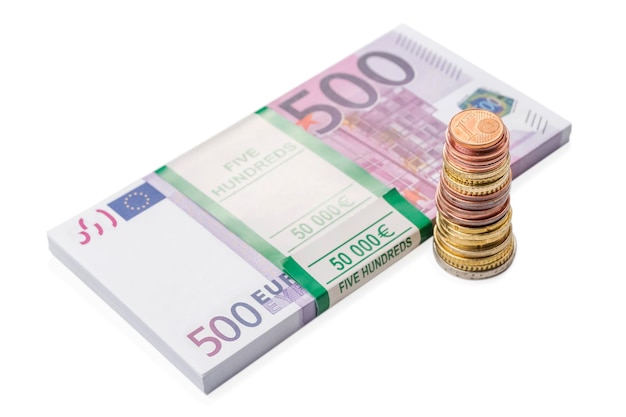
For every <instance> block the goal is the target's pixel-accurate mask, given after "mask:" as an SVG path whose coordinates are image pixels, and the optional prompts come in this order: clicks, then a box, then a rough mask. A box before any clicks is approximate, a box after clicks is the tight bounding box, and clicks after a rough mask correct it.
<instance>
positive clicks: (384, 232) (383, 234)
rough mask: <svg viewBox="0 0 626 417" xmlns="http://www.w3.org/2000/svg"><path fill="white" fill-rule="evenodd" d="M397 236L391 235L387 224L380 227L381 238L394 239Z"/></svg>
mask: <svg viewBox="0 0 626 417" xmlns="http://www.w3.org/2000/svg"><path fill="white" fill-rule="evenodd" d="M395 234H396V232H391V234H390V233H389V229H388V228H387V226H386V225H385V223H383V224H381V225H380V227H378V236H380V237H392V236H393V235H395Z"/></svg>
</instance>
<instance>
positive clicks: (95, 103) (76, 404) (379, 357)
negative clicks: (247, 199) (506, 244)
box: [0, 0, 626, 417]
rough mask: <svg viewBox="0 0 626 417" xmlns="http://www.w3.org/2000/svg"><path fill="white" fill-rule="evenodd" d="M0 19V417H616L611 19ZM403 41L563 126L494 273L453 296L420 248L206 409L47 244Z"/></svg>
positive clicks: (616, 79)
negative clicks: (260, 113) (427, 48)
mask: <svg viewBox="0 0 626 417" xmlns="http://www.w3.org/2000/svg"><path fill="white" fill-rule="evenodd" d="M0 1H1V2H0V157H1V159H2V163H1V164H0V170H1V173H2V204H1V209H0V210H1V212H0V214H1V215H0V226H1V227H0V239H1V240H0V242H1V244H2V247H1V248H0V249H1V252H0V253H1V255H0V256H1V257H2V258H1V262H0V279H1V280H0V338H1V339H0V415H6V416H15V415H51V414H56V415H71V416H74V415H90V416H111V415H119V416H125V415H134V416H136V415H141V416H143V415H176V416H190V415H212V416H217V415H254V416H263V415H279V414H280V415H307V416H308V415H316V416H319V415H339V414H342V413H350V415H358V414H360V413H367V415H375V414H381V413H385V414H386V415H424V416H461V415H462V416H482V417H485V416H530V415H532V416H557V415H558V416H561V415H568V416H571V415H585V416H590V415H593V416H623V415H625V414H626V395H625V394H626V358H625V353H626V320H625V319H626V297H625V296H626V283H625V279H626V273H625V272H624V261H625V259H626V258H625V256H624V249H625V245H624V237H625V236H626V229H625V227H624V209H623V207H624V206H623V205H622V201H623V197H622V196H621V194H622V193H623V184H624V177H623V176H624V172H625V171H624V169H625V168H624V162H623V161H624V158H623V156H624V152H625V150H626V149H625V146H624V141H625V140H626V138H625V137H624V133H623V123H624V117H623V114H624V112H623V111H622V107H623V103H624V100H625V94H624V93H625V92H626V91H624V90H625V88H624V79H625V78H624V71H625V69H626V68H625V67H624V64H623V62H624V61H623V57H622V55H623V50H624V48H623V41H624V39H626V36H625V35H626V33H625V30H624V23H623V20H622V19H621V13H620V12H618V10H617V9H614V10H612V9H611V6H609V2H608V1H595V2H592V3H581V2H570V3H567V4H568V5H567V6H560V5H559V6H556V5H554V4H560V2H547V1H524V2H515V3H513V2H503V1H488V0H486V1H482V2H449V1H431V2H416V1H407V2H401V1H394V0H386V1H379V2H364V1H358V2H349V1H337V0H334V1H325V0H320V1H314V2H297V1H288V2H287V1H286V2H282V3H281V2H276V1H250V2H239V1H230V2H208V1H196V2H190V1H176V2H173V1H172V2H164V1H107V2H85V1H75V2H71V1H62V0H60V1H50V2H44V1H41V2H33V1H4V0H0ZM368 4H369V5H368ZM563 4H566V3H563ZM579 5H580V6H579ZM582 5H584V7H583V6H582ZM402 23H404V24H407V25H408V26H411V27H412V28H414V29H416V30H417V31H419V32H421V33H423V34H424V35H426V36H428V37H430V38H431V39H433V40H435V41H437V42H438V43H440V44H441V45H443V46H445V47H446V48H448V49H450V50H452V51H454V52H456V53H457V54H459V55H461V56H462V57H464V58H466V59H467V60H469V61H470V62H472V63H474V64H476V65H477V66H479V67H481V68H483V69H485V70H487V71H488V72H490V73H491V74H493V75H495V76H496V77H498V78H500V79H501V80H503V81H505V82H507V83H508V84H510V85H512V86H513V87H515V88H517V89H519V90H520V91H522V92H524V93H526V94H527V95H529V96H531V97H533V98H535V99H536V100H537V101H539V102H541V103H542V104H544V105H546V106H547V107H548V108H550V109H551V110H553V111H555V112H557V113H558V114H560V115H561V116H563V117H565V118H566V119H568V120H570V121H571V122H572V126H573V130H572V134H571V139H570V143H569V144H567V145H566V146H565V147H563V148H561V149H560V150H558V151H556V152H555V153H553V154H552V155H550V156H549V157H548V158H546V159H544V160H543V161H542V162H540V163H539V164H538V165H536V166H535V167H533V168H532V169H531V170H529V171H528V172H526V173H525V174H523V175H522V176H521V177H519V178H518V179H516V180H515V181H514V183H513V189H512V191H511V204H512V206H513V210H514V217H513V227H514V230H515V234H516V237H517V241H518V245H519V248H518V252H517V256H516V258H515V262H514V263H513V266H512V267H511V268H510V269H509V270H508V271H507V272H506V273H504V274H502V275H500V276H498V277H496V278H493V279H490V280H486V281H481V282H470V281H465V280H461V279H458V278H455V277H453V276H451V275H448V274H447V273H446V272H444V271H443V270H442V269H441V268H440V267H439V266H438V265H437V264H436V262H435V259H434V257H433V254H432V240H429V241H427V242H426V243H425V244H423V245H422V246H420V247H419V248H418V249H416V250H415V251H413V252H412V253H411V254H410V255H409V256H408V257H407V258H405V259H404V260H403V261H402V262H401V263H399V264H397V265H394V266H393V267H392V268H391V269H390V270H388V271H387V272H386V273H384V274H383V275H381V276H379V277H377V278H376V279H374V280H373V281H372V282H370V283H368V284H367V285H365V286H364V287H363V288H361V289H359V291H357V292H356V293H354V294H352V295H351V296H350V297H349V298H348V299H346V300H344V301H342V302H341V303H339V304H338V305H337V306H335V307H333V308H332V309H331V310H329V311H328V312H327V313H325V314H323V315H322V316H320V317H319V318H317V319H316V320H314V321H313V322H312V323H310V324H309V325H307V326H306V327H305V328H303V329H302V330H300V331H299V332H298V333H296V334H295V335H294V336H292V337H290V338H289V339H288V340H287V341H285V342H284V343H282V344H281V345H280V346H278V347H277V348H275V349H273V350H272V351H271V352H270V353H268V354H267V355H265V356H264V357H262V358H261V359H259V360H258V361H256V362H255V363H254V364H252V365H251V366H249V367H248V368H246V369H245V370H244V371H242V372H241V373H240V374H238V375H236V376H235V377H234V378H232V379H231V380H230V381H228V382H227V383H226V384H224V385H222V386H221V387H220V388H218V389H217V390H216V391H214V392H213V393H211V394H210V395H208V396H205V395H204V394H202V393H201V392H200V391H199V390H197V388H196V387H195V386H193V385H192V384H191V383H190V382H188V381H187V380H186V379H185V377H184V376H183V375H182V374H180V373H179V372H178V371H177V370H176V369H175V368H174V367H173V366H172V365H170V363H169V362H168V361H167V360H166V359H165V358H164V357H162V356H161V355H160V354H159V353H157V352H156V351H155V350H154V349H153V348H152V347H151V346H150V345H149V344H148V343H147V342H146V341H144V340H143V339H142V338H141V337H140V336H139V335H138V334H137V333H136V332H135V331H134V330H133V329H132V328H131V327H130V326H129V325H128V324H126V322H124V321H123V320H122V319H121V318H120V317H119V316H117V315H116V314H115V313H114V312H113V311H112V310H111V309H110V308H109V307H108V306H106V305H105V304H104V303H103V302H102V301H101V300H100V299H99V298H98V297H97V296H96V295H95V294H94V293H92V292H91V291H90V290H89V289H88V288H87V287H86V286H85V285H83V284H82V282H81V281H80V280H79V279H78V278H76V277H75V276H74V275H72V274H71V273H70V272H69V271H68V270H67V269H66V268H65V267H63V266H62V265H61V264H60V262H58V261H57V260H56V259H55V258H53V256H52V255H51V254H50V253H49V251H48V249H47V241H46V231H47V230H48V229H50V228H52V227H54V226H56V225H57V224H59V223H61V222H63V221H65V220H66V219H67V218H69V217H70V216H73V215H74V214H77V213H79V212H80V211H82V210H83V209H86V208H88V207H90V206H91V205H92V204H94V203H96V202H98V201H100V200H101V199H102V198H104V197H106V196H108V195H110V194H111V193H113V192H116V191H118V190H119V189H121V188H122V187H124V186H126V185H127V184H128V183H130V182H131V181H133V180H135V179H138V178H140V177H141V176H143V175H145V174H146V173H148V172H151V171H152V170H154V169H156V168H158V167H160V166H161V165H162V164H164V163H165V162H167V161H169V160H171V159H172V158H174V157H176V156H178V155H180V154H181V153H183V152H184V151H186V150H188V149H190V148H191V147H192V146H195V145H196V144H198V143H200V142H202V141H203V140H205V139H206V138H208V137H210V136H212V135H214V134H216V133H218V132H219V131H221V130H222V129H224V128H226V127H228V126H230V125H231V124H233V123H234V122H236V121H238V120H240V119H241V118H242V117H244V116H246V115H248V114H250V113H252V112H254V111H255V110H257V109H258V108H259V107H261V106H263V105H265V104H267V103H269V102H270V101H271V100H273V99H274V98H276V97H278V96H279V95H282V94H284V93H285V92H287V91H288V90H289V89H291V88H293V87H295V86H297V85H299V84H300V83H302V82H303V81H305V80H307V79H308V78H309V77H311V76H313V75H315V74H317V73H318V72H320V71H322V70H324V69H326V68H327V67H329V66H330V65H332V64H334V63H335V62H337V61H339V60H340V59H343V58H344V57H345V56H346V55H348V54H350V53H352V52H354V51H356V50H357V49H359V48H360V47H362V46H364V45H365V44H367V43H369V42H371V41H372V40H374V39H375V38H377V37H378V36H380V35H382V34H384V33H386V32H387V31H389V30H391V29H393V28H395V27H396V26H397V25H399V24H402Z"/></svg>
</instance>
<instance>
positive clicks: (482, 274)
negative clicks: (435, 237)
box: [433, 237, 517, 280]
mask: <svg viewBox="0 0 626 417" xmlns="http://www.w3.org/2000/svg"><path fill="white" fill-rule="evenodd" d="M516 250H517V241H516V239H515V237H513V253H511V256H510V257H509V259H507V261H506V262H505V263H503V264H502V265H500V266H498V267H496V268H493V269H489V270H486V271H464V270H462V269H458V268H455V267H453V266H452V265H450V264H448V263H447V262H446V261H444V260H443V259H441V257H440V256H439V254H438V253H437V248H436V247H435V245H433V252H434V254H435V260H436V261H437V263H438V264H439V266H440V267H441V268H442V269H443V270H444V271H446V272H448V273H450V274H452V275H454V276H455V277H458V278H463V279H470V280H479V279H485V278H491V277H494V276H496V275H499V274H501V273H502V272H504V271H506V269H507V268H508V267H509V266H511V264H512V263H513V259H514V258H515V252H516Z"/></svg>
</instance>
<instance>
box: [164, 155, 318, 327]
mask: <svg viewBox="0 0 626 417" xmlns="http://www.w3.org/2000/svg"><path fill="white" fill-rule="evenodd" d="M155 172H156V174H157V175H159V176H160V177H161V178H163V180H165V181H166V182H167V183H169V184H170V185H171V186H173V187H174V188H176V189H177V190H178V191H180V192H181V193H182V194H184V195H185V196H186V197H187V198H189V199H190V200H191V201H193V202H194V203H196V204H197V205H198V206H200V207H201V208H203V209H204V210H205V211H207V212H208V213H210V214H211V215H213V216H214V217H215V218H217V219H218V220H219V221H220V222H221V223H222V224H223V225H224V226H226V227H227V228H228V230H230V231H231V232H233V233H234V234H236V235H237V236H239V237H240V238H241V239H242V240H243V241H244V242H246V243H247V244H249V245H250V246H252V247H253V248H254V249H256V250H257V251H258V252H259V253H260V254H261V255H263V256H264V257H265V258H266V259H267V260H269V261H270V262H272V263H273V264H274V265H276V266H277V267H278V268H279V269H281V270H283V271H284V272H285V273H287V274H288V275H289V276H290V277H291V278H293V279H294V280H295V281H296V282H298V284H300V285H301V286H302V287H303V288H304V289H305V290H306V291H307V292H308V293H309V294H311V296H312V297H314V298H315V302H316V304H317V315H320V314H322V313H323V312H324V311H326V310H328V307H329V305H330V302H329V297H328V292H327V291H326V289H325V288H324V287H323V286H322V285H321V284H320V283H319V282H318V281H316V280H315V279H314V278H313V277H312V276H311V275H309V274H308V273H307V272H306V271H305V270H304V269H303V268H302V267H301V266H300V265H298V264H297V263H296V262H295V261H294V260H293V259H292V258H291V257H289V258H285V256H284V255H283V254H282V253H281V252H280V251H279V250H278V249H276V248H275V247H274V246H272V245H270V244H269V243H268V242H267V241H266V240H265V239H263V238H262V237H261V236H259V235H258V234H257V233H256V232H255V231H254V230H252V229H251V228H250V227H248V226H247V225H246V224H245V223H243V222H242V221H241V220H239V219H238V218H236V217H235V216H233V215H232V214H231V213H230V212H229V211H228V210H226V209H224V208H223V207H222V206H221V205H219V204H218V203H216V202H215V201H213V200H212V199H211V198H210V197H207V195H206V194H204V193H203V192H202V191H200V190H199V189H197V188H196V187H195V186H194V185H192V184H191V183H189V182H188V181H187V180H185V179H184V178H183V177H181V176H180V175H178V174H177V173H176V172H175V171H174V170H173V169H172V168H170V167H168V166H166V165H164V166H162V167H161V168H159V169H157V170H156V171H155Z"/></svg>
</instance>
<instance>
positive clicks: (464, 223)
mask: <svg viewBox="0 0 626 417" xmlns="http://www.w3.org/2000/svg"><path fill="white" fill-rule="evenodd" d="M511 179H512V174H511V163H510V156H509V131H508V129H507V128H506V126H505V125H504V123H503V122H502V120H501V119H500V118H499V117H498V116H497V115H495V114H493V113H491V112H489V111H487V110H481V109H468V110H464V111H462V112H460V113H457V114H456V115H455V116H454V117H453V118H452V119H451V120H450V124H449V125H448V129H447V131H446V143H445V145H444V148H443V168H442V171H441V178H440V180H439V186H438V188H437V197H436V203H437V217H436V219H435V227H434V232H433V250H434V252H435V258H436V259H437V261H438V263H439V265H441V266H442V267H443V269H445V270H446V271H448V272H450V273H452V274H453V275H455V276H457V277H461V278H468V279H482V278H489V277H492V276H494V275H497V274H499V273H501V272H502V271H504V270H505V269H507V268H508V267H509V266H510V264H511V262H513V257H514V255H515V245H516V242H515V237H514V235H513V228H512V223H511V206H510V199H509V189H510V187H511Z"/></svg>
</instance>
